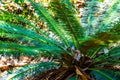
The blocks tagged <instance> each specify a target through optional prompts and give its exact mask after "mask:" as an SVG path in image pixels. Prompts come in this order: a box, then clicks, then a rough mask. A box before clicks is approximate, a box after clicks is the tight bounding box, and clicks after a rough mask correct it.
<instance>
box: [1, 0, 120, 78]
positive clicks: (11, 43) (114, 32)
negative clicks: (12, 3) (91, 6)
mask: <svg viewBox="0 0 120 80" xmlns="http://www.w3.org/2000/svg"><path fill="white" fill-rule="evenodd" d="M118 1H119V0H116V1H114V3H113V4H112V6H111V7H110V8H109V13H107V14H109V15H110V14H112V10H115V9H116V6H117V4H116V3H118ZM29 2H30V4H31V5H32V6H33V9H34V11H35V12H36V13H37V17H38V18H39V19H40V20H42V21H44V23H45V25H47V30H44V29H41V28H39V27H38V26H36V25H35V24H34V22H31V21H29V20H27V18H25V17H21V16H18V15H16V14H12V13H10V12H7V11H4V10H1V12H2V13H4V15H7V16H11V17H12V18H13V19H15V20H17V21H20V22H22V23H24V24H26V25H27V28H26V27H25V26H22V25H21V24H15V23H11V22H9V21H6V20H4V21H0V33H1V35H0V39H1V40H0V52H1V53H2V54H5V55H11V54H13V55H17V54H21V55H27V56H34V57H36V58H37V57H38V56H44V57H49V58H50V60H49V61H48V62H39V63H36V64H31V65H27V66H24V67H22V68H20V69H19V70H17V71H16V72H14V73H12V74H9V75H8V77H6V78H7V80H18V79H22V80H27V79H30V78H31V80H32V79H33V80H37V79H35V78H33V77H34V76H35V75H39V76H36V77H37V78H38V80H119V78H120V73H119V68H118V67H119V64H120V61H119V58H120V57H119V56H120V46H119V45H118V46H115V47H113V46H112V45H113V44H115V43H117V42H118V41H119V40H120V32H119V31H120V27H119V24H120V23H119V20H118V21H116V22H115V23H110V22H109V24H108V23H105V20H109V16H107V17H104V19H103V20H104V21H103V22H101V24H100V25H99V26H96V28H97V29H96V30H93V32H92V33H94V34H92V35H91V34H90V32H89V31H91V30H89V29H90V28H91V29H92V28H93V27H92V26H90V27H89V26H88V27H89V29H88V27H84V26H82V25H81V24H80V20H79V18H78V11H77V9H76V7H75V6H74V5H73V4H72V3H71V2H70V1H69V0H51V1H50V3H49V7H47V8H45V7H44V6H43V5H42V4H41V3H36V2H34V1H33V0H29ZM93 2H94V1H93ZM4 15H2V17H6V16H4ZM109 21H110V20H109ZM110 24H112V25H110ZM38 32H39V33H38Z"/></svg>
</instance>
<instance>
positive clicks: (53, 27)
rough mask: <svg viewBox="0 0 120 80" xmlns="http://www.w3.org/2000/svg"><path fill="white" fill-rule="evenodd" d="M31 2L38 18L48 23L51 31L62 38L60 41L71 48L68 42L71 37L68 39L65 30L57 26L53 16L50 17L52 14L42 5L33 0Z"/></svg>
mask: <svg viewBox="0 0 120 80" xmlns="http://www.w3.org/2000/svg"><path fill="white" fill-rule="evenodd" d="M30 2H31V4H32V5H33V7H34V9H35V11H36V13H37V14H38V16H40V19H42V20H43V21H45V22H46V23H47V25H48V27H49V29H50V31H52V32H53V33H55V35H57V36H58V37H59V38H60V40H61V41H63V42H64V43H65V45H66V46H69V45H70V43H69V41H68V38H69V37H68V36H67V37H66V33H65V31H64V29H63V28H62V27H61V26H59V25H58V24H57V22H56V21H55V20H54V18H53V17H52V15H50V13H49V12H48V11H47V10H46V9H45V8H44V7H43V6H42V4H39V3H35V2H33V1H32V0H30Z"/></svg>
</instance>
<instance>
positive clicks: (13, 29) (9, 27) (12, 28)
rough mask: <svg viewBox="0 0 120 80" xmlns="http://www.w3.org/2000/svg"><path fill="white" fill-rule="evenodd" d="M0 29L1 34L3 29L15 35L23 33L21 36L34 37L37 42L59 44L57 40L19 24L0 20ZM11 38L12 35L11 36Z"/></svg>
mask: <svg viewBox="0 0 120 80" xmlns="http://www.w3.org/2000/svg"><path fill="white" fill-rule="evenodd" d="M0 29H2V33H1V34H3V35H4V31H5V32H7V33H11V34H15V35H16V34H18V35H23V36H26V37H28V38H32V39H34V40H36V41H38V42H42V43H45V44H48V45H53V44H54V45H57V44H59V42H57V41H55V40H50V39H49V38H45V37H44V36H42V35H39V34H37V33H36V32H33V31H31V30H26V29H24V28H21V26H19V25H13V24H10V23H5V22H2V21H1V22H0ZM23 32H24V33H23ZM8 35H9V34H8ZM13 37H14V36H13ZM21 37H22V36H21ZM11 38H12V36H11ZM59 46H60V45H59Z"/></svg>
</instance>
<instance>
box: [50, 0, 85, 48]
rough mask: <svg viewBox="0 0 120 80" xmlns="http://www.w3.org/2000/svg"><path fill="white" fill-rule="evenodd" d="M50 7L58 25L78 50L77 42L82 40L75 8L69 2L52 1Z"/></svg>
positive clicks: (67, 0) (62, 0) (63, 0)
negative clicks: (68, 35)
mask: <svg viewBox="0 0 120 80" xmlns="http://www.w3.org/2000/svg"><path fill="white" fill-rule="evenodd" d="M50 7H51V10H52V11H53V12H54V13H53V14H54V15H55V18H56V20H57V21H58V23H59V25H60V26H61V27H63V28H64V30H66V31H67V32H68V33H69V34H70V36H71V37H72V39H73V42H74V46H75V47H76V48H77V49H79V40H80V39H81V38H83V31H82V27H81V25H80V20H79V19H78V13H77V11H76V10H75V7H74V6H73V5H72V4H71V3H70V2H69V0H52V1H51V6H50Z"/></svg>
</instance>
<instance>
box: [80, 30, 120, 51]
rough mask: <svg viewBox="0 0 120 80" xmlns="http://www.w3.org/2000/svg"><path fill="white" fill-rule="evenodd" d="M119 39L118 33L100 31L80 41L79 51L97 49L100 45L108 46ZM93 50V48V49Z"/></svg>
mask: <svg viewBox="0 0 120 80" xmlns="http://www.w3.org/2000/svg"><path fill="white" fill-rule="evenodd" d="M119 40H120V35H118V34H117V32H116V33H112V32H111V33H110V32H107V31H106V32H101V33H98V34H96V35H94V36H91V38H89V39H88V40H86V41H84V42H82V43H81V52H82V53H87V52H89V51H90V50H93V49H96V50H97V49H98V48H100V47H105V46H108V45H109V44H111V43H115V42H117V41H119ZM93 51H94V50H93Z"/></svg>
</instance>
